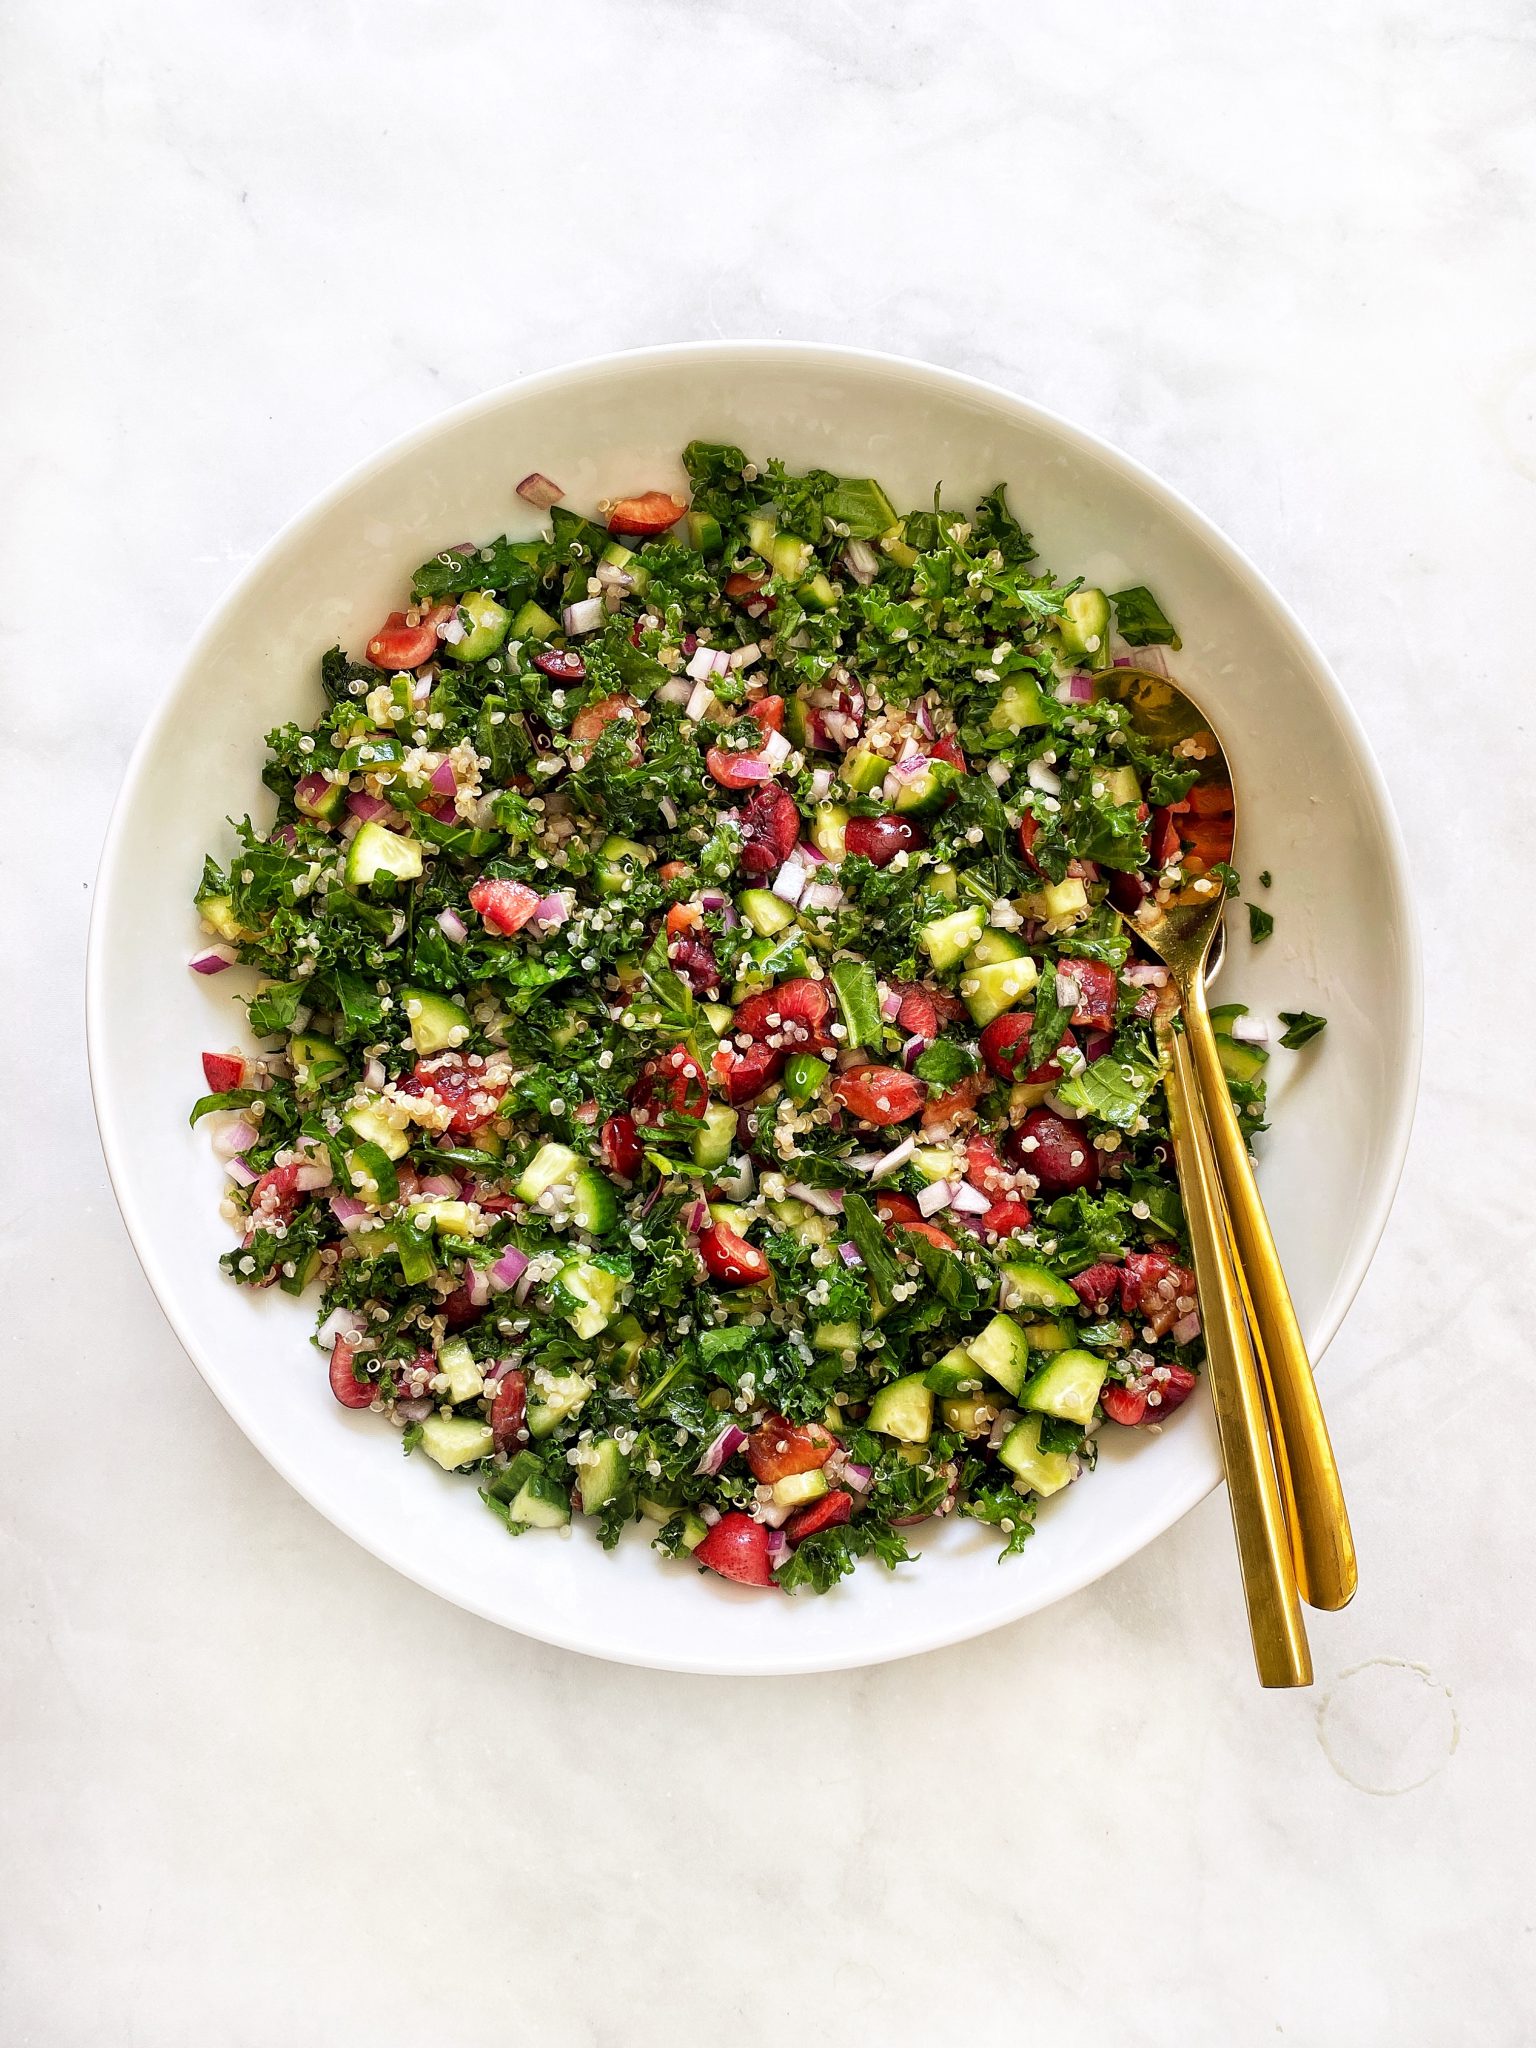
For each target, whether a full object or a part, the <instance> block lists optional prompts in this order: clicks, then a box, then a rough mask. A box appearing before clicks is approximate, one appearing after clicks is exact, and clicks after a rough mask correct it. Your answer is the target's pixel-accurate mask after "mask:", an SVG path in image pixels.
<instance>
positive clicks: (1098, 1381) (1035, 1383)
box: [1019, 1351, 1108, 1429]
mask: <svg viewBox="0 0 1536 2048" xmlns="http://www.w3.org/2000/svg"><path fill="white" fill-rule="evenodd" d="M1107 1372H1108V1367H1107V1366H1106V1364H1105V1362H1104V1360H1103V1359H1102V1358H1095V1357H1094V1355H1093V1353H1092V1352H1091V1351H1058V1352H1056V1353H1055V1354H1054V1355H1053V1356H1052V1358H1051V1360H1050V1363H1049V1364H1048V1365H1044V1366H1042V1367H1041V1368H1040V1370H1039V1372H1037V1373H1036V1374H1035V1375H1034V1376H1033V1378H1031V1379H1030V1380H1028V1381H1026V1383H1025V1386H1024V1391H1023V1393H1022V1394H1021V1395H1020V1397H1019V1398H1020V1399H1021V1400H1022V1402H1023V1404H1024V1406H1025V1407H1026V1408H1034V1409H1038V1410H1039V1411H1040V1413H1041V1414H1043V1415H1057V1416H1059V1417H1060V1418H1061V1420H1062V1421H1063V1422H1077V1423H1081V1424H1082V1426H1083V1427H1084V1428H1085V1429H1086V1428H1087V1426H1088V1424H1089V1423H1090V1422H1092V1420H1093V1409H1094V1403H1095V1402H1096V1401H1097V1400H1098V1398H1099V1389H1100V1387H1102V1386H1103V1384H1104V1380H1105V1377H1106V1374H1107Z"/></svg>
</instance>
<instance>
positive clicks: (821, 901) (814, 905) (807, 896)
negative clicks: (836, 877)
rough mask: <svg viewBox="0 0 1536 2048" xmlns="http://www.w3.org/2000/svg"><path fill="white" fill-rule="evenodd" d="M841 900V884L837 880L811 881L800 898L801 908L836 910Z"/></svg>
mask: <svg viewBox="0 0 1536 2048" xmlns="http://www.w3.org/2000/svg"><path fill="white" fill-rule="evenodd" d="M842 902H843V890H842V884H841V883H839V882H812V883H811V885H810V887H809V888H808V889H807V890H806V891H805V893H804V895H803V896H802V897H801V898H800V908H801V909H802V910H837V909H839V908H840V907H841V905H842Z"/></svg>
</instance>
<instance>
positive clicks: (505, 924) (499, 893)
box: [469, 881, 541, 936]
mask: <svg viewBox="0 0 1536 2048" xmlns="http://www.w3.org/2000/svg"><path fill="white" fill-rule="evenodd" d="M469 900H470V904H471V907H472V908H473V909H475V910H478V911H479V913H480V915H481V916H482V917H483V918H484V919H485V921H486V923H487V924H488V925H489V926H490V927H491V929H492V930H493V931H498V932H505V933H506V934H507V935H508V936H510V935H511V934H512V933H513V932H520V931H521V930H522V928H523V926H524V925H525V924H526V923H527V922H528V920H529V918H530V917H532V915H533V913H534V912H535V911H536V910H537V909H538V907H539V903H540V901H541V898H540V896H539V892H538V890H537V889H530V888H529V887H528V884H527V883H526V882H493V881H480V882H476V883H475V884H474V885H473V887H472V888H471V889H470V892H469Z"/></svg>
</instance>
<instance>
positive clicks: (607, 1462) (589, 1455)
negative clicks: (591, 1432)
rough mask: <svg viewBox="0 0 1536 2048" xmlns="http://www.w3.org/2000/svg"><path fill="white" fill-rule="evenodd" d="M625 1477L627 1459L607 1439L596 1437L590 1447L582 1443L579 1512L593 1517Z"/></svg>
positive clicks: (605, 1505) (579, 1470)
mask: <svg viewBox="0 0 1536 2048" xmlns="http://www.w3.org/2000/svg"><path fill="white" fill-rule="evenodd" d="M628 1477H629V1460H628V1458H626V1457H625V1455H624V1453H623V1452H622V1451H621V1450H620V1449H619V1446H618V1445H617V1443H615V1441H614V1439H613V1438H612V1437H611V1436H600V1437H598V1438H596V1439H595V1441H593V1442H592V1443H590V1444H583V1445H582V1448H581V1453H580V1462H579V1463H578V1465H577V1467H576V1491H577V1493H578V1495H579V1496H580V1499H581V1512H582V1513H583V1514H584V1515H595V1514H597V1513H598V1512H599V1511H600V1510H601V1509H603V1508H605V1507H607V1505H608V1503H609V1501H611V1500H612V1499H613V1498H614V1496H615V1495H616V1494H617V1493H619V1491H620V1490H621V1489H622V1487H623V1485H624V1482H625V1480H626V1479H628ZM663 1519H665V1518H663Z"/></svg>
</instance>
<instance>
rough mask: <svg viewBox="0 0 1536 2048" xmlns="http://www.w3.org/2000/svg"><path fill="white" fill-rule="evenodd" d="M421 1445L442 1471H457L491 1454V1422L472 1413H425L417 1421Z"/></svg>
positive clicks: (475, 1463) (476, 1463)
mask: <svg viewBox="0 0 1536 2048" xmlns="http://www.w3.org/2000/svg"><path fill="white" fill-rule="evenodd" d="M421 1448H422V1449H423V1450H424V1451H425V1452H426V1454H427V1456H428V1457H429V1458H430V1459H431V1460H432V1462H433V1463H434V1464H435V1465H441V1466H442V1468H443V1470H444V1471H445V1472H457V1471H459V1470H460V1469H461V1468H462V1467H463V1466H465V1465H478V1464H479V1462H480V1460H481V1459H482V1458H488V1457H489V1456H490V1455H491V1425H490V1424H489V1423H488V1422H481V1421H478V1420H477V1419H476V1417H474V1416H473V1415H429V1416H427V1417H426V1419H425V1421H423V1422H422V1424H421Z"/></svg>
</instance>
